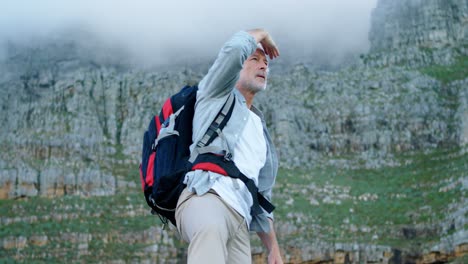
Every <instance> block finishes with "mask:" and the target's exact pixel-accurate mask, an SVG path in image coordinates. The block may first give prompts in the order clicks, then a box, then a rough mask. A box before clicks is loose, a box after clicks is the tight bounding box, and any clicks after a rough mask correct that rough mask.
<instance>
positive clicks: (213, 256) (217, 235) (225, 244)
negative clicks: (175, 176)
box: [175, 189, 252, 264]
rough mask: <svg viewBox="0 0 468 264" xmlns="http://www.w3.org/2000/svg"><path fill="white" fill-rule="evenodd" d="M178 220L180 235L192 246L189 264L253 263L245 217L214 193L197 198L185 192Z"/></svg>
mask: <svg viewBox="0 0 468 264" xmlns="http://www.w3.org/2000/svg"><path fill="white" fill-rule="evenodd" d="M175 217H176V221H177V229H178V230H179V233H180V235H181V236H182V238H183V239H184V240H185V241H187V242H188V243H189V247H188V258H187V263H189V264H196V263H203V264H210V263H213V264H222V263H229V264H231V263H239V264H246V263H247V264H248V263H251V262H252V257H251V252H250V237H249V231H248V230H247V225H246V223H245V220H244V218H243V217H242V216H241V215H240V214H239V213H237V212H236V211H235V210H234V209H232V208H231V207H230V206H228V205H227V204H226V203H225V202H224V201H223V200H222V199H221V198H220V197H219V196H218V195H217V194H216V193H215V192H213V191H210V192H208V193H206V194H204V195H202V196H198V195H195V194H193V193H191V192H189V191H188V190H187V189H185V190H184V191H183V192H182V194H181V196H180V198H179V201H178V203H177V209H176V213H175Z"/></svg>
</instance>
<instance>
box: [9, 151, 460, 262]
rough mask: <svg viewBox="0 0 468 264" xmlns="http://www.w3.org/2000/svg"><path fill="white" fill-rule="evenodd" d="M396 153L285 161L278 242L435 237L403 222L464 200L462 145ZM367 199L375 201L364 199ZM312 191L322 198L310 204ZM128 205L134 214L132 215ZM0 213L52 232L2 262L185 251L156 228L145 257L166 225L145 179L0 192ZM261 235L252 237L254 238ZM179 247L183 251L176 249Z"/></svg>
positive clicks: (14, 229) (410, 243) (28, 231)
mask: <svg viewBox="0 0 468 264" xmlns="http://www.w3.org/2000/svg"><path fill="white" fill-rule="evenodd" d="M397 159H398V161H399V162H400V163H401V164H406V165H402V166H398V167H385V168H381V169H354V170H351V169H340V168H336V167H320V168H315V169H313V170H310V171H301V170H290V169H284V168H282V169H280V171H279V176H278V178H277V184H276V187H275V188H276V189H275V191H274V201H273V202H274V203H275V205H276V206H277V209H276V211H275V214H276V221H277V222H278V225H280V226H281V225H290V226H292V227H294V228H295V229H293V231H291V232H289V233H284V234H283V233H282V234H278V236H279V239H280V244H281V245H284V246H287V245H290V246H291V245H294V243H296V242H295V241H315V240H317V239H318V240H321V241H327V242H329V243H336V242H345V243H366V244H379V245H389V246H391V247H396V248H400V249H411V248H420V247H422V246H424V245H430V244H431V243H435V242H438V241H439V239H440V238H439V235H438V234H437V233H428V234H425V235H420V236H417V237H414V238H404V237H403V236H402V234H401V230H402V228H406V227H414V226H415V225H416V224H419V225H424V226H428V227H430V226H434V225H438V224H440V223H442V222H444V221H445V218H446V216H447V214H449V213H450V209H449V208H450V206H448V205H449V204H453V203H454V202H459V201H460V200H461V199H466V191H464V190H462V188H461V184H460V183H459V182H458V183H457V179H459V178H461V177H466V171H468V164H467V162H466V161H467V160H468V154H467V153H464V154H463V152H462V151H460V150H459V149H439V150H435V151H431V152H428V153H418V152H415V153H406V154H402V155H400V156H399V157H397ZM134 172H135V168H134V165H118V166H117V167H115V168H114V171H113V173H117V174H118V175H120V176H123V177H125V175H127V177H128V178H126V177H125V178H126V179H128V180H130V179H133V181H138V177H137V176H138V175H136V176H135V177H133V176H130V175H132V174H135V173H134ZM131 177H132V178H131ZM447 186H452V187H451V188H447ZM444 188H445V189H444ZM440 190H445V191H440ZM373 195H374V196H373ZM362 197H371V199H369V200H367V201H364V200H363V199H362ZM312 198H313V199H315V200H316V201H317V202H318V203H319V204H318V205H312V204H311V202H310V201H311V199H312ZM327 199H328V200H329V201H328V202H326V201H327ZM131 211H132V212H133V213H129V212H131ZM51 212H53V215H63V216H68V219H64V218H63V219H57V218H54V217H51ZM0 216H1V218H2V221H3V220H5V219H10V220H11V219H15V218H18V219H20V220H21V219H30V217H31V216H32V217H35V219H36V220H34V221H32V223H28V222H24V221H16V222H14V223H8V224H3V222H2V228H1V229H0V237H1V238H7V237H13V238H15V237H19V236H22V237H25V238H26V239H29V238H30V237H31V236H33V235H46V236H47V237H48V242H47V244H46V245H44V246H33V245H31V244H30V243H28V245H27V246H26V247H25V248H23V249H2V250H0V262H2V263H3V262H6V263H8V262H14V261H26V262H31V263H34V261H36V263H41V261H42V262H45V261H46V262H47V263H59V262H63V260H64V259H66V260H72V261H73V262H96V261H97V260H100V261H108V260H109V261H110V260H115V259H122V260H124V261H127V262H132V261H136V262H140V261H143V260H145V259H148V258H150V259H152V260H153V261H154V260H155V258H157V257H160V258H165V257H169V255H170V254H179V253H173V252H176V251H177V252H179V251H180V252H182V251H181V247H183V246H185V245H183V244H182V243H181V241H180V240H179V239H178V238H177V237H176V236H175V232H174V230H169V232H167V233H166V231H163V232H162V233H160V231H158V232H156V233H158V234H151V235H154V236H157V237H158V238H156V241H159V242H156V244H157V245H158V247H159V251H158V252H165V253H164V254H166V255H164V256H163V255H160V256H159V255H158V256H148V254H149V253H148V252H146V251H145V248H146V247H149V246H153V245H154V243H155V242H154V241H155V240H154V239H153V240H151V239H150V240H151V241H153V242H151V241H150V242H148V241H146V240H144V239H143V240H141V239H142V237H144V236H145V235H144V234H145V232H146V233H147V232H148V230H149V229H150V228H151V227H159V228H161V227H162V224H161V223H160V221H159V219H158V218H157V217H155V216H152V215H150V214H149V213H148V209H147V207H146V204H145V202H144V199H143V196H142V194H141V192H140V189H139V185H137V188H129V189H123V190H120V191H119V192H117V193H116V195H113V196H106V197H88V198H84V197H78V196H63V197H57V198H53V199H51V198H42V197H34V198H27V199H22V200H0ZM158 230H159V229H158ZM72 233H86V234H91V236H92V238H91V240H90V241H89V244H88V249H87V251H88V254H84V255H80V254H79V250H78V246H79V245H78V244H77V243H75V242H70V241H62V239H61V238H62V237H63V235H64V234H72ZM162 234H166V235H168V237H169V238H170V239H169V240H170V241H169V240H167V238H165V239H163V237H162ZM375 236H376V237H375ZM128 237H130V241H133V240H132V238H133V237H135V238H136V240H135V241H134V243H133V242H129V241H127V240H128V239H129V238H128ZM126 239H127V240H126ZM139 239H140V240H139ZM145 241H146V242H145ZM168 241H169V242H168ZM258 243H259V241H254V242H253V245H257V244H258ZM291 243H293V244H291ZM172 244H173V245H172ZM174 248H175V249H177V250H176V251H171V250H174ZM171 252H172V253H171ZM167 254H169V255H167ZM172 257H176V256H172Z"/></svg>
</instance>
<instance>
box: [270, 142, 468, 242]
mask: <svg viewBox="0 0 468 264" xmlns="http://www.w3.org/2000/svg"><path fill="white" fill-rule="evenodd" d="M467 160H468V154H466V153H465V154H463V153H462V152H460V151H459V150H437V151H434V152H431V153H429V154H407V155H404V156H401V157H400V158H399V161H400V163H402V164H405V162H409V164H407V165H403V166H399V167H387V168H382V169H358V170H341V169H336V168H332V167H326V168H316V169H314V170H312V171H297V170H295V171H294V170H281V173H280V177H279V178H278V182H277V186H278V190H277V192H276V194H275V198H276V199H275V201H276V203H277V204H278V210H277V211H276V215H277V219H278V220H280V221H284V222H294V225H296V226H297V225H298V224H299V222H300V225H301V226H311V225H313V224H317V225H318V226H319V228H320V230H316V229H315V230H312V229H307V228H306V229H304V230H301V231H300V232H299V234H297V235H300V236H301V237H307V238H314V237H316V236H317V232H318V233H320V234H322V235H323V239H324V240H328V241H330V242H337V241H339V242H353V241H357V242H370V241H372V242H373V243H379V244H385V245H391V246H394V247H407V246H411V245H417V244H418V243H422V242H425V243H428V242H437V241H439V238H440V234H438V233H437V232H436V231H434V232H432V231H428V232H426V233H427V234H425V235H424V236H422V237H417V238H413V239H405V238H404V237H403V235H401V230H402V228H405V227H407V226H414V225H416V224H422V225H425V226H428V229H430V227H431V226H435V225H437V224H439V223H442V222H444V221H445V217H446V216H447V214H448V213H450V210H451V209H450V206H449V205H451V204H453V203H456V202H460V201H462V200H463V199H464V198H466V192H464V191H463V190H462V189H461V182H459V181H457V179H459V178H461V177H463V173H464V172H466V171H468V164H467V162H466V161H467ZM291 198H292V199H293V201H294V202H293V203H292V204H291V202H289V204H288V202H287V201H288V200H290V199H291ZM311 199H313V200H314V201H316V203H318V205H316V204H315V205H314V204H313V203H311V202H310V200H311ZM452 210H453V209H452ZM297 212H300V214H301V215H302V217H288V214H290V213H297ZM298 218H300V221H299V220H298ZM353 229H354V231H352V230H353ZM373 237H374V239H372V238H373ZM284 239H285V240H288V239H289V238H288V237H286V238H284Z"/></svg>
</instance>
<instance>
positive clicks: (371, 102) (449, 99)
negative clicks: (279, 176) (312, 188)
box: [0, 0, 468, 199]
mask: <svg viewBox="0 0 468 264" xmlns="http://www.w3.org/2000/svg"><path fill="white" fill-rule="evenodd" d="M467 5H468V2H467V1H464V0H451V1H436V0H428V1H419V0H404V1H403V0H399V1H389V0H388V1H387V0H382V1H379V3H378V5H377V7H376V9H375V10H374V12H373V16H372V30H371V32H370V34H369V39H370V41H371V52H370V53H369V54H366V55H364V56H363V57H362V62H361V63H357V64H355V66H353V67H349V68H346V69H342V70H340V71H338V72H319V71H313V70H310V69H309V68H307V67H305V66H301V65H296V66H293V67H290V68H289V70H287V69H282V71H281V72H282V73H279V74H276V75H275V73H274V72H273V73H272V77H271V79H270V81H269V89H268V92H266V93H263V94H260V95H259V97H258V100H257V103H258V105H259V108H260V109H262V110H264V113H265V114H266V119H267V123H268V125H269V127H270V129H271V132H272V134H273V138H274V141H275V142H276V144H277V147H278V150H279V152H280V158H281V165H282V166H285V167H296V166H301V167H307V166H315V165H317V164H318V163H327V164H330V162H331V164H334V165H337V166H345V167H354V166H358V165H362V164H364V165H365V166H366V167H378V166H381V165H398V164H397V163H395V161H394V160H393V159H392V157H393V153H398V152H402V151H407V150H415V149H416V150H417V149H426V148H434V147H440V146H461V145H464V144H466V143H467V142H468V121H467V120H468V118H467V117H468V107H467V105H468V92H467V89H466V87H468V80H467V78H466V70H465V71H462V76H461V77H460V76H459V77H458V79H459V80H450V81H448V82H444V81H441V80H438V79H436V78H434V77H432V76H430V75H428V74H426V72H424V71H421V70H420V69H421V68H420V67H421V66H427V65H431V63H440V64H448V65H450V64H451V63H453V62H454V61H457V60H458V59H459V58H462V67H463V65H466V57H467V49H466V48H467V23H468V22H467V21H468V20H467V17H468V16H467V12H468V11H467V10H468V8H467ZM80 36H81V37H80V38H82V37H83V36H82V35H80ZM87 38H90V37H89V36H87ZM8 54H9V57H8V58H7V59H6V61H4V62H3V63H1V64H0V69H1V70H2V73H3V74H2V76H1V77H0V106H1V109H2V111H1V115H0V120H1V122H2V129H1V130H0V148H1V149H2V151H1V152H0V198H2V199H4V198H14V197H21V196H35V195H42V196H56V195H64V194H80V195H110V194H113V193H114V192H115V189H116V188H118V187H119V186H125V185H126V184H127V183H128V180H129V179H135V178H136V177H137V176H135V175H134V174H136V172H137V171H138V162H139V157H140V147H141V138H142V134H143V131H144V129H145V128H146V126H147V123H148V120H149V119H150V118H151V115H153V114H155V111H157V110H158V109H159V107H160V106H161V104H162V102H163V100H165V99H166V98H167V97H168V96H170V95H171V94H172V93H174V92H176V91H177V90H178V89H180V87H181V86H183V85H184V84H187V83H189V84H194V83H197V82H198V81H199V80H200V79H201V78H202V76H203V74H204V72H205V71H203V70H200V68H194V69H189V68H181V67H177V68H176V69H175V70H173V71H168V70H165V71H155V70H139V69H137V68H134V67H131V66H130V65H126V64H124V63H122V61H121V60H119V57H118V56H111V55H108V54H107V53H106V51H105V49H103V48H99V47H95V46H92V45H91V46H90V45H89V44H84V43H83V42H80V41H76V40H69V39H65V40H63V39H54V40H52V41H42V42H38V43H36V44H34V45H29V46H17V45H10V47H9V52H8ZM402 62H405V63H406V64H405V66H402V65H400V64H401V63H402ZM463 63H464V64H463ZM373 66H379V67H378V68H376V67H373ZM204 68H206V67H204ZM348 154H354V155H353V159H352V160H351V162H349V161H343V160H341V159H340V158H339V157H340V156H342V155H348ZM122 166H134V167H135V170H134V172H132V173H131V174H129V173H128V171H125V172H122V171H121V170H118V168H120V167H122Z"/></svg>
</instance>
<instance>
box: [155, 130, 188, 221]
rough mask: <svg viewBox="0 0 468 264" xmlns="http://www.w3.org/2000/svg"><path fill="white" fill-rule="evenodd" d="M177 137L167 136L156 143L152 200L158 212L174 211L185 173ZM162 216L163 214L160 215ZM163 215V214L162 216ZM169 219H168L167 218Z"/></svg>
mask: <svg viewBox="0 0 468 264" xmlns="http://www.w3.org/2000/svg"><path fill="white" fill-rule="evenodd" d="M178 143H179V136H178V135H175V134H173V135H169V136H166V137H164V138H162V139H161V140H159V141H158V146H157V148H156V153H160V154H157V155H156V157H155V168H157V169H156V170H154V186H155V187H154V188H153V195H152V198H153V200H154V203H155V206H156V207H157V209H158V211H167V212H172V214H173V213H174V211H175V208H176V206H177V200H178V199H179V196H180V193H181V192H182V190H183V189H184V188H185V185H184V184H183V180H184V176H185V173H186V171H187V169H186V167H187V166H186V164H185V162H183V161H184V159H183V158H181V157H180V156H179V154H180V153H179V151H178ZM162 214H163V213H162ZM163 215H164V214H163ZM168 218H169V217H168Z"/></svg>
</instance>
